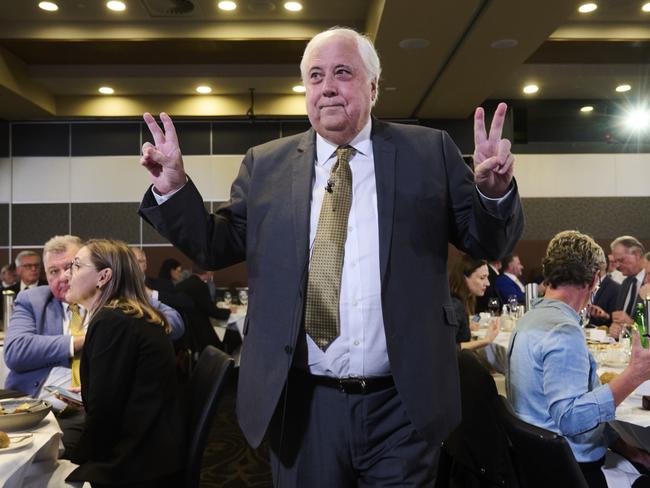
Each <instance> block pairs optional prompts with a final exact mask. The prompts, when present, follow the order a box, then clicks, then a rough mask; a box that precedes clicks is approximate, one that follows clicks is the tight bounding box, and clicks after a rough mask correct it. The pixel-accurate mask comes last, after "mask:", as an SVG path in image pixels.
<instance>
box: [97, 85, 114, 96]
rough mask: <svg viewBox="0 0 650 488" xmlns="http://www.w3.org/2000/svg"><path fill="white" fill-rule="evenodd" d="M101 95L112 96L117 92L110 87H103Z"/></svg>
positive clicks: (100, 90) (100, 91)
mask: <svg viewBox="0 0 650 488" xmlns="http://www.w3.org/2000/svg"><path fill="white" fill-rule="evenodd" d="M99 93H101V94H102V95H112V94H113V93H115V90H113V89H112V88H111V87H110V86H102V87H100V88H99Z"/></svg>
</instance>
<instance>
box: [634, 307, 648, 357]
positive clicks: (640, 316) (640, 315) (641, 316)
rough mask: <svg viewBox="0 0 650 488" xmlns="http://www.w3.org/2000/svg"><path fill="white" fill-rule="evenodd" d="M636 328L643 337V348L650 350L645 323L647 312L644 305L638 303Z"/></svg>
mask: <svg viewBox="0 0 650 488" xmlns="http://www.w3.org/2000/svg"><path fill="white" fill-rule="evenodd" d="M634 327H636V330H637V331H638V332H639V336H640V337H641V347H643V348H644V349H647V348H648V327H647V324H646V322H645V312H644V307H643V303H637V304H636V307H635V311H634Z"/></svg>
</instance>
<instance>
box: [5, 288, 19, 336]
mask: <svg viewBox="0 0 650 488" xmlns="http://www.w3.org/2000/svg"><path fill="white" fill-rule="evenodd" d="M15 298H16V293H15V292H14V291H13V290H2V305H3V307H2V309H3V310H4V314H3V316H2V332H4V331H6V330H7V327H9V320H11V314H13V312H14V299H15Z"/></svg>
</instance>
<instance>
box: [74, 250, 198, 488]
mask: <svg viewBox="0 0 650 488" xmlns="http://www.w3.org/2000/svg"><path fill="white" fill-rule="evenodd" d="M68 273H70V289H69V291H68V292H67V294H66V300H68V301H70V303H78V304H81V305H83V306H84V307H85V308H86V310H88V311H89V317H90V322H89V326H88V332H87V335H86V341H85V345H84V348H83V355H82V358H81V367H80V375H81V385H82V387H81V393H82V397H83V403H84V407H85V410H86V424H85V426H84V431H83V433H82V435H81V439H80V441H79V443H78V445H77V447H76V449H75V450H74V451H73V453H72V456H71V460H72V461H73V462H75V463H77V464H79V465H80V466H79V468H77V469H76V470H75V471H74V472H72V474H71V475H70V476H69V477H68V480H69V481H89V482H90V483H91V485H92V486H93V488H97V487H100V488H101V487H108V486H111V487H112V486H115V487H117V486H120V487H129V488H135V487H138V488H145V487H147V488H148V487H172V486H173V487H177V486H181V485H182V482H181V481H180V473H181V471H182V468H183V458H184V456H183V452H184V442H183V439H185V432H184V425H183V418H184V416H183V413H182V411H181V405H180V402H179V393H178V388H177V383H176V373H175V357H174V350H173V346H172V344H171V341H170V340H169V338H168V337H167V332H168V330H169V324H168V322H167V321H166V319H165V318H164V316H163V315H162V314H161V313H160V312H159V311H158V310H156V309H155V308H153V307H152V306H151V304H150V303H149V301H148V299H147V295H146V291H145V286H144V277H143V275H142V273H141V271H140V269H139V267H138V263H137V261H136V258H135V256H134V255H133V253H132V251H131V250H130V249H129V248H128V247H127V246H126V244H124V243H122V242H119V241H110V240H92V241H89V242H88V243H87V244H86V245H85V246H84V247H82V248H81V249H80V250H79V252H78V253H77V255H76V256H75V259H74V261H73V263H72V266H71V267H70V270H69V271H68Z"/></svg>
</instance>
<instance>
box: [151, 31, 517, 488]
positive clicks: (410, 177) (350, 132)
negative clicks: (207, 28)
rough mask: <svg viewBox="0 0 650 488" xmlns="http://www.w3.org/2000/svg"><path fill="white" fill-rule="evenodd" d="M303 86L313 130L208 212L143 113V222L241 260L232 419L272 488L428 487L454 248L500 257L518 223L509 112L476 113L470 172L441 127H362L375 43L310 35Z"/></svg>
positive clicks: (174, 148) (374, 76)
mask: <svg viewBox="0 0 650 488" xmlns="http://www.w3.org/2000/svg"><path fill="white" fill-rule="evenodd" d="M301 73H302V77H303V81H304V84H305V87H306V89H307V93H306V104H307V113H308V116H309V120H310V123H311V125H312V129H310V130H309V131H307V132H305V133H303V134H299V135H296V136H291V137H287V138H283V139H279V140H276V141H272V142H269V143H267V144H263V145H261V146H258V147H254V148H252V149H250V150H249V151H248V152H247V154H246V156H245V158H244V160H243V162H242V165H241V168H240V171H239V175H238V177H237V178H236V180H235V181H234V183H233V185H232V188H231V197H230V201H229V202H228V203H226V204H225V205H224V206H222V207H220V208H219V209H218V210H217V211H216V212H215V214H213V215H211V216H208V215H207V212H206V211H205V208H204V205H203V199H202V198H201V195H200V194H199V193H198V191H197V190H196V187H195V186H194V183H193V182H192V181H191V180H189V179H188V178H187V176H186V174H185V171H184V169H183V163H182V157H181V153H180V149H179V146H178V140H177V138H176V133H175V130H174V126H173V124H172V122H171V119H170V118H169V116H167V115H166V114H161V119H162V122H163V124H164V129H165V130H164V131H163V130H161V129H160V127H158V125H157V124H156V122H155V120H154V119H153V117H152V116H151V115H149V114H145V121H146V122H147V124H148V126H149V128H150V130H151V132H152V134H153V136H154V142H155V146H154V145H153V144H150V143H145V145H144V146H143V156H142V159H141V164H142V165H143V166H145V167H146V168H147V169H148V170H149V172H150V176H151V179H152V182H153V188H152V189H151V190H149V191H147V192H146V194H145V197H144V200H143V202H142V205H141V208H140V213H141V215H142V216H143V217H144V218H145V219H146V220H147V221H148V222H150V223H151V224H152V225H154V226H155V227H156V228H157V229H158V230H159V232H161V234H163V235H165V236H166V237H167V238H168V239H169V240H170V241H171V242H173V243H174V244H175V245H176V246H177V247H178V248H179V249H181V250H182V251H183V252H185V253H186V254H188V255H189V256H191V257H192V258H193V259H194V260H195V261H197V262H198V263H199V264H201V265H202V266H205V267H206V268H208V269H213V268H219V267H224V266H227V265H230V264H233V263H236V262H238V261H242V260H244V259H246V260H247V266H248V276H249V289H250V297H249V303H248V315H247V318H246V323H245V326H244V335H245V338H244V346H243V350H242V356H241V367H240V373H239V388H238V402H237V412H238V417H239V422H240V425H241V427H242V430H243V432H244V434H245V435H246V437H247V439H248V441H249V442H250V443H251V444H252V445H253V446H257V445H259V444H260V442H261V440H262V438H263V436H264V433H265V432H266V430H267V428H269V432H270V448H271V449H270V451H271V464H272V469H273V476H274V484H275V485H276V486H291V487H306V486H309V487H320V486H322V487H333V486H350V485H352V486H355V485H356V484H357V483H362V484H365V485H377V484H378V483H381V484H386V485H388V484H394V485H398V484H399V485H404V484H407V485H409V486H429V485H432V484H433V480H434V478H435V471H436V466H437V457H438V452H439V446H440V442H441V441H442V440H443V439H445V438H446V436H447V435H448V433H449V432H450V430H451V429H453V428H454V426H455V425H456V424H457V423H458V420H459V416H460V406H459V387H458V371H457V361H456V346H455V334H456V326H457V320H456V317H455V316H454V312H453V308H452V306H451V303H450V297H449V290H448V285H447V243H448V242H452V243H453V244H454V245H455V246H456V247H458V248H459V249H461V250H463V251H466V252H469V253H472V254H474V255H480V256H484V257H487V258H489V259H498V258H499V257H501V256H502V255H503V254H505V253H507V252H509V251H510V250H511V249H512V248H513V246H514V244H515V242H516V240H517V238H518V237H519V235H520V233H521V231H522V228H523V218H522V210H521V206H520V202H519V197H518V195H517V190H516V187H515V185H514V183H513V180H512V172H513V166H512V165H513V161H514V158H513V156H512V155H511V154H510V142H509V141H507V140H506V139H502V138H501V131H502V127H503V123H504V119H505V114H506V106H505V104H500V105H499V107H498V108H497V110H496V113H495V116H494V119H493V122H492V126H491V129H490V132H489V135H488V134H487V133H486V130H485V125H484V112H483V109H481V108H479V109H477V110H476V115H475V142H476V149H475V152H474V163H475V174H472V172H471V170H470V168H469V167H468V166H467V165H466V164H465V163H464V161H463V159H462V158H461V155H460V152H459V150H458V148H457V147H456V146H455V145H454V144H453V142H452V141H451V139H450V138H449V136H448V135H447V134H446V133H445V132H442V131H436V130H432V129H429V128H425V127H419V126H409V125H398V124H389V123H383V122H380V121H378V120H376V119H374V118H372V117H371V116H370V111H371V107H372V105H373V104H374V102H375V100H376V98H377V93H378V87H377V84H378V81H379V74H380V66H379V59H378V57H377V54H376V52H375V50H374V46H373V45H372V43H371V42H370V41H369V40H368V39H367V38H365V37H363V36H360V35H359V34H357V33H356V32H354V31H352V30H349V29H333V30H330V31H326V32H323V33H321V34H319V35H317V36H315V37H314V38H313V39H312V40H311V41H310V43H309V44H308V46H307V48H306V49H305V53H304V56H303V59H302V63H301ZM406 289H408V290H409V293H408V294H405V293H404V290H406Z"/></svg>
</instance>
